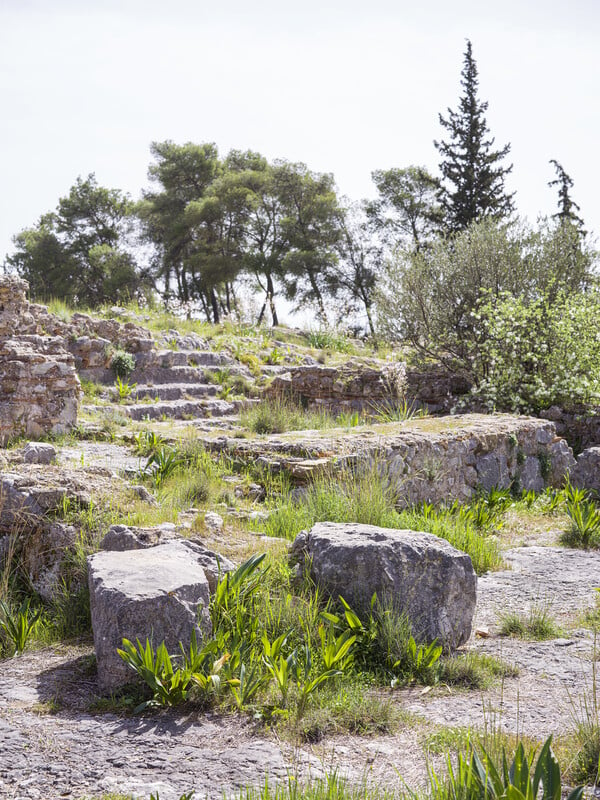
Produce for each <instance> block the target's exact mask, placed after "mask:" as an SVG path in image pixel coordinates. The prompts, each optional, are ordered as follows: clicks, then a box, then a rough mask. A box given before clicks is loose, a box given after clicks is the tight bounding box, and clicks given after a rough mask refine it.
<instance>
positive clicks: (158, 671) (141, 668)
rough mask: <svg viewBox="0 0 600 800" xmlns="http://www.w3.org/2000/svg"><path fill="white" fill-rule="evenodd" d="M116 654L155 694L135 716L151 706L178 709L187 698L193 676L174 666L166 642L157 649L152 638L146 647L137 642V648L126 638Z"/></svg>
mask: <svg viewBox="0 0 600 800" xmlns="http://www.w3.org/2000/svg"><path fill="white" fill-rule="evenodd" d="M117 653H118V654H119V655H120V656H121V658H122V659H123V661H124V662H125V663H126V664H127V665H128V666H130V667H131V668H132V669H133V670H134V671H135V672H136V673H137V674H138V675H139V676H140V678H142V680H143V681H144V682H145V683H146V684H147V685H148V686H149V687H150V690H151V691H152V698H151V699H150V700H147V701H145V702H143V703H140V705H139V706H137V708H136V709H135V711H134V713H137V712H139V711H143V710H144V709H145V708H148V707H152V706H176V705H179V704H180V703H182V702H183V701H184V700H185V699H186V698H187V696H188V687H189V685H190V682H191V673H190V672H189V671H188V670H186V669H181V668H179V667H176V666H175V664H174V660H173V659H172V658H171V656H170V655H169V652H168V650H167V648H166V646H165V643H164V642H161V644H160V645H159V646H158V647H157V649H156V650H154V648H153V646H152V644H151V643H150V640H149V639H146V644H145V645H143V644H142V643H141V642H140V640H139V639H137V646H136V645H134V644H133V643H132V642H130V641H129V639H123V647H122V648H119V649H117Z"/></svg>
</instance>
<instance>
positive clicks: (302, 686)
mask: <svg viewBox="0 0 600 800" xmlns="http://www.w3.org/2000/svg"><path fill="white" fill-rule="evenodd" d="M341 674H342V670H341V669H336V668H333V667H332V668H330V669H327V668H325V669H324V670H321V671H317V673H316V674H314V672H313V655H312V650H311V646H310V644H309V642H308V641H306V642H305V643H304V645H303V647H301V648H300V650H299V657H298V668H297V672H296V686H297V688H298V706H297V709H296V715H297V717H298V718H299V717H301V716H302V715H303V713H304V711H305V709H306V704H307V702H308V699H309V697H310V696H311V695H312V694H313V693H314V692H315V691H316V690H317V689H318V688H319V686H321V685H322V684H323V683H325V681H329V680H331V679H332V678H337V677H338V675H341Z"/></svg>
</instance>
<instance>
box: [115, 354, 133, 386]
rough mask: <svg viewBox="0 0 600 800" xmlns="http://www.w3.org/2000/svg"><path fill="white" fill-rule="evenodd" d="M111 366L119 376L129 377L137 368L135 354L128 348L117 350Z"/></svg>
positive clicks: (122, 377)
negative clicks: (129, 351) (128, 350)
mask: <svg viewBox="0 0 600 800" xmlns="http://www.w3.org/2000/svg"><path fill="white" fill-rule="evenodd" d="M110 368H111V369H112V371H113V372H114V373H115V375H116V377H117V378H120V379H121V380H123V379H125V378H128V377H129V376H130V375H131V373H132V372H133V370H134V369H135V356H134V355H132V354H131V353H128V352H127V351H126V350H115V352H114V353H113V355H112V358H111V360H110Z"/></svg>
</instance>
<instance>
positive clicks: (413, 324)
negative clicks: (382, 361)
mask: <svg viewBox="0 0 600 800" xmlns="http://www.w3.org/2000/svg"><path fill="white" fill-rule="evenodd" d="M592 263H593V255H592V253H591V251H590V250H589V249H588V248H587V247H586V245H585V244H584V243H583V242H582V240H581V238H580V235H579V233H578V232H577V231H576V230H575V229H572V228H571V227H569V226H566V225H556V224H553V223H547V222H545V223H542V224H541V225H540V227H539V228H538V229H537V230H532V229H529V228H527V227H526V226H525V225H523V224H522V223H518V222H515V223H512V224H508V225H507V224H505V223H497V222H494V221H493V220H489V219H488V220H482V221H481V222H477V223H475V224H473V225H471V226H470V227H469V228H468V229H467V230H466V231H464V232H462V233H459V234H457V235H456V236H454V237H452V238H448V239H442V238H440V239H438V240H437V241H435V242H434V243H433V244H432V245H431V246H430V247H427V248H423V249H421V250H420V251H418V252H413V251H402V250H399V251H397V253H396V254H395V256H394V258H393V260H392V261H391V262H390V263H389V264H388V265H387V268H386V271H385V272H384V275H383V276H382V280H381V281H380V284H379V291H378V294H377V296H376V307H377V317H378V320H379V325H380V328H381V332H382V333H383V334H384V335H385V336H387V337H388V338H391V339H399V340H404V341H406V340H408V341H410V342H411V343H412V344H413V345H414V346H415V347H416V348H417V349H418V350H419V351H421V352H422V353H425V354H427V355H431V356H434V357H435V358H436V359H437V360H440V361H442V362H444V363H447V364H449V365H452V366H453V365H454V364H455V363H456V361H457V360H458V362H459V363H460V365H461V366H463V367H466V368H468V367H469V365H470V359H471V351H472V347H473V345H474V343H476V342H478V341H480V338H479V337H478V334H477V330H476V329H477V327H478V326H477V324H476V323H477V320H476V319H474V318H473V317H472V312H473V311H474V310H475V309H476V307H477V305H478V303H479V300H480V295H481V292H482V291H483V292H489V293H490V294H491V296H492V297H493V298H496V297H500V296H501V295H502V294H503V293H509V294H510V295H512V296H513V297H518V298H521V299H523V300H524V301H525V302H527V301H531V300H533V299H534V298H536V297H540V296H548V297H550V299H552V298H553V297H554V296H555V295H557V294H558V293H559V292H560V291H562V292H564V293H565V294H570V293H572V292H577V291H579V290H581V289H582V288H585V287H586V286H588V285H589V282H590V273H591V268H592Z"/></svg>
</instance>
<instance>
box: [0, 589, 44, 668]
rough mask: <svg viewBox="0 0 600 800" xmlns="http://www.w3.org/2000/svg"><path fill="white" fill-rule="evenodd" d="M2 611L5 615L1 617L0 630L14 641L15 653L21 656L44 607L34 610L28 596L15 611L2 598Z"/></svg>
mask: <svg viewBox="0 0 600 800" xmlns="http://www.w3.org/2000/svg"><path fill="white" fill-rule="evenodd" d="M0 611H2V617H3V619H0V630H2V631H3V632H4V635H5V636H6V638H7V639H8V640H9V641H10V642H11V643H12V646H13V647H14V654H15V655H19V656H20V655H21V653H22V652H23V651H24V650H25V647H26V646H27V641H28V640H29V638H30V636H31V634H32V633H33V631H34V630H35V627H36V625H37V623H38V620H39V619H40V617H41V615H42V609H41V608H38V609H37V611H34V610H33V609H32V608H31V598H30V597H27V598H26V599H25V600H23V602H22V603H21V606H20V607H19V609H18V611H16V612H13V610H12V609H11V607H10V606H9V604H8V603H6V602H5V601H4V600H0Z"/></svg>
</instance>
